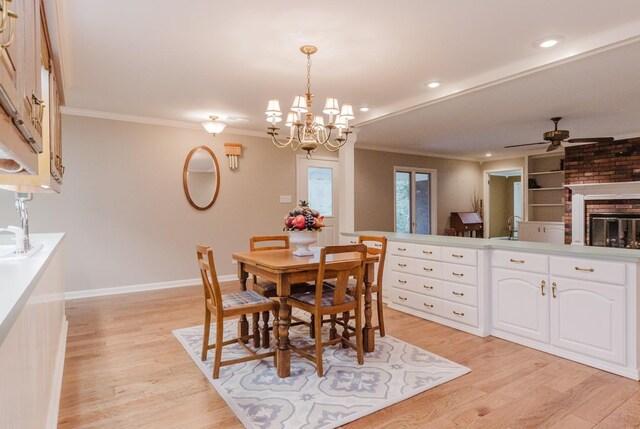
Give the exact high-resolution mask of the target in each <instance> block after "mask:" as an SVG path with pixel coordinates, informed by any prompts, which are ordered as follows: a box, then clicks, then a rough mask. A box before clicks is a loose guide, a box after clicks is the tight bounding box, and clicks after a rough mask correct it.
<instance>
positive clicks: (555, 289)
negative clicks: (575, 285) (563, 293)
mask: <svg viewBox="0 0 640 429" xmlns="http://www.w3.org/2000/svg"><path fill="white" fill-rule="evenodd" d="M551 296H553V297H554V298H557V297H558V285H557V284H556V282H553V283H551Z"/></svg>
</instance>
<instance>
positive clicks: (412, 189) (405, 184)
mask: <svg viewBox="0 0 640 429" xmlns="http://www.w3.org/2000/svg"><path fill="white" fill-rule="evenodd" d="M393 174H394V223H395V231H396V232H406V233H413V234H435V233H436V232H437V213H438V212H437V199H436V190H437V176H436V170H432V169H426V168H405V167H395V168H394V171H393Z"/></svg>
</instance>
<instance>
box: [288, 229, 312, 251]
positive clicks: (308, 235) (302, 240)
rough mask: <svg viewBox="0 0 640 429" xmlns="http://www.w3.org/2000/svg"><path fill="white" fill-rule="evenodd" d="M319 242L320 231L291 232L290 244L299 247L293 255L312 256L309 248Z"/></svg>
mask: <svg viewBox="0 0 640 429" xmlns="http://www.w3.org/2000/svg"><path fill="white" fill-rule="evenodd" d="M317 241H318V231H289V242H290V243H291V244H295V245H296V246H298V248H297V249H296V250H294V251H293V254H294V255H296V256H311V255H313V251H312V250H311V249H309V246H311V245H312V244H314V243H315V242H317Z"/></svg>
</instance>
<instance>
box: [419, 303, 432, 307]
mask: <svg viewBox="0 0 640 429" xmlns="http://www.w3.org/2000/svg"><path fill="white" fill-rule="evenodd" d="M422 305H424V306H425V307H427V308H433V304H426V303H424V302H423V303H422Z"/></svg>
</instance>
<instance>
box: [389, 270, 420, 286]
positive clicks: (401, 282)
mask: <svg viewBox="0 0 640 429" xmlns="http://www.w3.org/2000/svg"><path fill="white" fill-rule="evenodd" d="M387 278H388V279H389V283H388V284H389V286H391V287H397V288H400V289H404V290H416V286H415V285H416V280H417V278H416V277H415V276H412V275H409V274H404V273H398V272H395V271H392V272H390V273H389V274H388V275H387Z"/></svg>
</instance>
